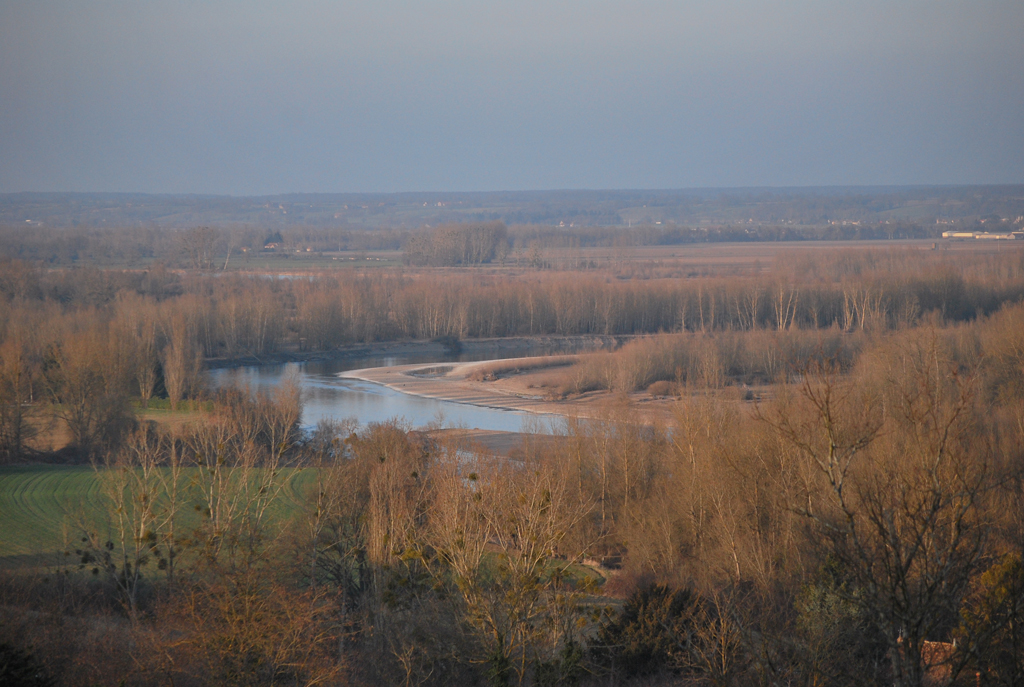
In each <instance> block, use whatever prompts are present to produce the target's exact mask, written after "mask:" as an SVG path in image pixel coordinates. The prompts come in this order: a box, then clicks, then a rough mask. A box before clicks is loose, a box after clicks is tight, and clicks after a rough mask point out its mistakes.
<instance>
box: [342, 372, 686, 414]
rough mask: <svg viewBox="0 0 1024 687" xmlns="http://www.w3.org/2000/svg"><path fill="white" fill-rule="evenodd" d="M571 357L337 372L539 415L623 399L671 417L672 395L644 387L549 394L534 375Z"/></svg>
mask: <svg viewBox="0 0 1024 687" xmlns="http://www.w3.org/2000/svg"><path fill="white" fill-rule="evenodd" d="M574 360H575V356H536V357H528V358H513V359H507V360H500V361H495V360H488V361H483V362H471V363H431V364H418V365H394V366H391V367H372V368H366V369H361V370H349V371H347V372H343V373H341V376H342V377H347V378H351V379H360V380H363V381H367V382H372V383H375V384H381V385H383V386H386V387H388V388H390V389H394V390H395V391H400V392H402V393H405V394H412V395H415V396H423V397H425V398H434V399H438V400H443V401H450V402H453V403H467V404H471V405H476V406H482V407H486V408H499V409H503V410H518V411H523V412H528V413H535V414H537V415H538V416H539V418H540V419H542V420H543V419H545V418H550V419H557V418H558V417H580V418H595V417H603V416H606V415H607V414H608V412H609V409H610V408H613V407H615V406H621V405H623V404H625V403H627V402H628V404H629V405H630V406H631V409H632V410H634V411H636V412H637V413H638V415H639V417H640V418H641V420H642V421H646V422H652V421H657V422H666V421H668V420H669V419H670V417H671V411H672V405H673V401H672V400H670V399H660V398H659V399H656V398H652V397H651V396H650V395H648V394H646V393H638V394H631V395H629V396H628V397H626V396H623V395H621V394H618V395H613V394H610V393H608V392H591V393H588V394H584V395H582V396H578V397H575V398H571V399H566V400H558V399H553V398H550V397H549V396H548V395H547V394H546V393H545V391H544V390H543V389H542V388H541V386H542V385H541V384H540V383H539V379H540V378H541V377H543V376H546V375H551V374H553V373H556V372H557V368H559V367H564V366H566V365H568V364H570V363H571V362H573V361H574ZM491 370H497V374H493V375H488V374H487V373H488V371H491Z"/></svg>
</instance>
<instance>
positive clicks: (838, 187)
mask: <svg viewBox="0 0 1024 687" xmlns="http://www.w3.org/2000/svg"><path fill="white" fill-rule="evenodd" d="M1013 187H1021V188H1022V189H1024V182H1017V183H969V184H822V185H803V186H680V187H664V188H625V187H624V188H549V189H518V190H516V189H494V190H487V191H459V190H425V191H278V192H269V193H242V194H236V193H203V192H196V191H3V192H0V197H12V196H154V197H178V198H182V197H186V198H280V197H285V196H325V197H327V196H419V195H431V194H440V193H447V194H452V195H465V196H471V195H490V194H520V193H522V194H545V193H683V192H691V193H692V192H701V191H720V192H722V191H740V192H742V191H748V192H749V191H845V190H865V191H870V190H874V191H878V190H927V189H968V188H1013Z"/></svg>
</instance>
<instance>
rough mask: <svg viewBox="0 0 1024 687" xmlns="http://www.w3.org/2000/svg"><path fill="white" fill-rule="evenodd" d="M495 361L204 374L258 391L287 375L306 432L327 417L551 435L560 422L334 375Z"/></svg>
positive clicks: (407, 358) (337, 364) (310, 365)
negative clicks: (298, 392) (296, 390)
mask: <svg viewBox="0 0 1024 687" xmlns="http://www.w3.org/2000/svg"><path fill="white" fill-rule="evenodd" d="M536 354H540V353H536V352H533V353H531V352H526V353H517V354H516V357H519V356H520V355H522V356H526V355H536ZM497 357H501V356H497ZM497 357H496V356H495V355H494V354H493V353H492V354H490V355H488V354H487V353H482V352H475V353H471V354H462V355H452V356H437V355H392V356H387V357H365V358H350V359H346V360H332V361H315V362H305V363H286V364H280V365H258V366H252V367H238V368H231V369H217V370H211V371H209V373H208V375H209V383H210V386H211V387H212V388H214V389H217V388H223V387H229V386H233V387H237V388H243V389H250V390H253V391H264V392H272V391H273V390H274V389H275V388H277V387H278V386H279V385H280V384H281V383H282V381H283V380H285V379H286V378H287V377H289V376H292V377H293V378H294V379H295V380H296V381H297V382H298V384H299V387H300V388H301V389H302V397H303V401H304V406H303V412H302V424H303V426H306V427H312V426H315V425H316V423H317V422H319V421H320V420H322V419H332V418H333V419H335V420H343V419H346V418H353V419H355V420H356V421H357V422H358V423H359V425H360V426H364V427H365V426H366V425H367V424H369V423H371V422H385V421H388V420H391V419H394V418H398V419H400V420H402V421H404V422H406V423H408V424H409V425H411V426H412V427H413V428H423V427H426V426H428V425H441V426H444V427H462V428H465V429H483V430H493V431H502V432H520V431H529V432H531V433H541V432H549V431H551V425H552V423H553V422H554V423H558V422H559V421H560V418H559V417H558V416H542V415H536V414H533V413H524V412H520V411H514V410H500V409H497V408H481V407H479V406H473V405H469V404H465V403H455V402H451V401H441V400H436V399H431V398H422V397H419V396H410V395H408V394H403V393H402V392H400V391H395V390H393V389H389V388H387V387H385V386H381V385H379V384H374V383H372V382H364V381H361V380H358V379H345V378H342V377H339V376H338V375H339V374H340V373H342V372H345V371H347V370H357V369H361V368H367V367H389V366H391V365H407V364H419V363H424V364H427V363H435V362H436V363H450V362H470V361H477V360H492V359H497Z"/></svg>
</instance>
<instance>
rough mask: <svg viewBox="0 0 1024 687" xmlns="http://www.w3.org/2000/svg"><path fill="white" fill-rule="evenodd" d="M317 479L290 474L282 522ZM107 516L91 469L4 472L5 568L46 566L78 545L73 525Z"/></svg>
mask: <svg viewBox="0 0 1024 687" xmlns="http://www.w3.org/2000/svg"><path fill="white" fill-rule="evenodd" d="M312 478H313V474H312V472H311V471H309V470H299V469H290V470H287V471H286V473H285V474H284V480H285V481H284V488H283V490H282V493H281V499H280V500H279V501H278V502H277V504H275V505H276V508H274V510H273V512H274V515H275V519H276V520H277V521H278V522H281V521H284V520H287V519H289V518H290V517H291V516H293V515H295V514H296V513H297V512H298V511H299V508H300V503H301V502H302V500H303V497H304V494H305V493H306V490H307V486H308V485H309V482H310V480H311V479H312ZM186 480H187V475H186ZM107 512H108V508H107V502H106V498H105V497H104V495H103V491H102V488H101V484H100V479H99V477H98V475H97V474H96V472H95V471H94V470H93V469H92V468H91V467H88V466H64V465H33V466H24V467H0V567H11V566H15V567H20V566H22V565H24V564H26V563H34V564H43V563H45V562H46V561H47V559H52V558H53V555H54V554H55V553H57V552H59V551H62V550H63V548H64V544H65V542H67V541H69V540H74V539H77V536H78V531H77V529H76V527H75V526H74V524H73V523H74V522H75V521H76V520H79V521H80V520H81V516H82V515H84V516H85V517H86V518H89V519H90V520H91V521H93V522H94V523H96V525H97V526H98V527H101V528H102V527H103V521H104V517H105V514H106V513H107ZM181 513H182V517H181V521H180V525H181V526H183V527H185V528H188V527H189V526H194V525H195V524H196V521H197V518H198V517H199V516H198V515H196V514H195V511H194V510H193V509H192V508H191V507H190V506H186V507H184V508H182V510H181Z"/></svg>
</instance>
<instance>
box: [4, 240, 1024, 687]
mask: <svg viewBox="0 0 1024 687" xmlns="http://www.w3.org/2000/svg"><path fill="white" fill-rule="evenodd" d="M431 238H432V240H436V241H437V242H438V243H439V244H440V243H443V242H444V241H448V242H449V243H448V244H445V245H461V246H463V247H465V246H467V245H469V244H468V243H466V242H463V243H462V244H459V243H458V242H457V241H454V242H453V241H452V236H451V235H450V234H448V235H446V234H445V233H444V231H438V232H435V233H434V234H431ZM455 238H458V237H457V236H456V237H455ZM490 245H493V244H490ZM481 246H483V247H482V248H479V249H473V250H469V249H468V248H466V249H465V250H464V252H462V253H461V254H460V255H461V256H462V257H461V258H460V261H461V263H462V264H467V265H470V266H468V267H464V268H461V269H457V270H448V271H445V270H436V269H424V270H420V271H414V270H411V269H410V268H403V269H395V270H376V271H355V270H353V271H350V272H346V273H344V274H340V275H339V274H323V275H310V276H309V277H308V278H299V279H278V278H267V277H264V276H259V275H239V274H226V273H216V274H213V273H210V272H207V271H202V270H191V271H186V272H181V273H179V272H171V271H168V270H166V269H164V268H160V267H154V268H152V269H148V270H144V271H143V270H140V271H111V270H102V269H95V268H75V269H65V268H53V267H47V266H43V265H40V264H39V263H36V262H29V261H24V260H10V259H8V260H5V261H4V262H3V263H2V264H0V412H2V416H0V455H2V460H4V461H5V462H8V463H19V464H23V463H26V462H30V461H40V460H42V461H47V462H56V463H59V462H87V463H89V464H91V465H93V466H94V469H95V470H96V476H97V480H98V483H99V484H100V485H101V486H100V488H101V489H102V490H103V493H104V494H105V496H106V501H105V502H106V503H107V505H108V508H107V512H106V513H100V514H92V515H91V516H89V515H87V514H82V515H81V516H80V517H78V518H77V519H74V518H73V519H71V520H70V521H69V524H68V530H67V542H66V547H67V548H66V551H65V552H62V553H63V554H64V555H61V556H58V561H57V562H55V563H54V565H52V566H49V567H47V568H46V569H45V570H43V569H32V570H20V571H17V570H16V571H7V572H4V573H3V574H2V576H0V596H2V600H0V647H2V651H3V656H4V658H5V661H6V664H5V665H7V666H13V667H12V668H4V669H5V670H11V671H14V670H18V671H20V673H19V674H20V675H21V676H22V679H23V680H24V682H23V683H24V684H62V685H63V684H66V685H73V684H111V685H113V684H140V685H141V684H174V685H201V684H218V685H219V684H237V685H264V684H266V685H269V684H281V685H316V684H352V685H378V684H379V685H384V684H388V685H390V684H405V685H413V684H425V685H430V684H434V685H447V684H490V685H510V684H523V685H661V684H666V685H667V684H683V685H691V684H692V685H750V684H760V685H793V684H800V685H876V684H896V685H900V686H914V687H917V686H919V685H925V684H976V683H980V684H992V685H1021V684H1024V633H1022V630H1021V628H1022V621H1024V565H1022V554H1024V253H1022V252H1020V251H1003V252H1000V253H998V254H972V253H945V252H942V251H909V250H892V251H890V250H872V251H863V250H860V251H858V250H849V251H844V252H829V253H824V252H823V253H820V254H807V255H805V256H804V257H803V258H801V259H799V260H792V261H789V262H787V263H785V264H783V263H780V264H777V265H775V266H773V267H772V268H771V269H769V270H767V271H765V272H758V273H755V274H750V275H746V276H740V277H732V278H728V279H726V278H721V277H714V276H710V277H709V276H695V277H691V278H686V279H680V278H672V279H669V278H650V279H633V280H623V279H617V278H615V277H614V275H611V274H608V273H601V272H600V271H595V272H559V271H554V270H530V271H525V272H522V273H517V274H501V273H494V272H486V271H483V270H480V269H479V268H477V267H473V266H472V265H474V264H477V263H483V262H486V261H487V260H493V259H495V258H497V257H498V254H497V253H494V254H490V253H488V252H487V249H486V246H485V245H484V244H481ZM431 250H433V249H430V250H427V249H426V248H424V249H423V250H422V251H421V252H422V253H423V254H429V255H441V253H439V252H430V251H431ZM467 256H468V257H467ZM437 260H438V264H442V262H443V261H442V260H441V258H438V259H437ZM428 263H429V261H428ZM536 335H601V336H606V335H615V336H628V337H632V340H630V342H629V343H626V344H625V345H623V346H622V347H620V348H619V349H618V350H615V351H611V352H602V353H596V354H592V355H585V356H581V359H580V361H579V362H578V363H577V364H576V365H575V366H573V367H570V368H567V369H564V370H562V371H558V372H553V373H552V374H551V377H550V379H549V380H548V393H550V394H552V395H553V396H559V397H572V396H573V395H577V394H582V393H589V392H593V391H594V390H597V389H605V390H609V391H611V392H613V393H612V394H611V395H610V397H611V399H612V400H611V401H610V403H609V404H608V405H607V409H606V411H605V412H604V414H603V415H602V416H600V417H592V418H572V417H570V418H568V419H567V420H566V422H565V423H564V426H563V427H562V431H561V435H560V436H558V437H555V438H553V439H543V440H542V439H541V438H537V439H535V440H532V441H530V442H528V444H527V445H526V446H525V447H524V449H523V450H522V451H519V452H517V453H515V454H514V455H512V456H509V457H493V456H488V455H482V454H478V453H477V452H474V451H473V449H472V447H471V446H465V445H460V444H459V443H457V442H454V441H450V440H446V439H442V438H438V436H439V435H432V434H427V433H421V432H413V431H410V430H409V429H408V428H406V427H402V426H401V425H399V424H397V423H389V424H383V425H373V426H370V427H368V428H366V429H364V430H361V431H359V432H354V431H353V430H354V427H353V425H352V424H351V423H347V422H338V423H322V424H321V425H319V426H318V427H316V428H315V429H313V430H302V429H301V428H300V427H299V426H298V418H299V416H300V411H301V404H302V399H301V396H300V395H299V394H298V392H297V390H296V389H290V388H285V389H283V390H282V391H281V392H280V393H279V394H278V395H277V396H275V397H273V398H271V397H264V396H249V395H246V394H243V393H240V392H223V393H220V394H218V395H210V394H209V393H208V392H207V391H206V390H205V387H204V385H203V380H202V370H203V368H204V365H206V364H209V363H210V362H211V361H212V360H213V359H217V358H239V357H245V356H255V357H257V358H267V357H269V356H273V355H274V354H276V353H280V352H282V351H290V352H293V353H296V352H301V351H302V350H308V349H312V350H319V351H329V350H333V349H336V348H337V347H339V346H344V345H346V344H351V343H357V342H374V341H385V340H397V339H430V338H437V337H448V338H449V339H451V338H459V339H465V338H476V337H507V336H536ZM644 390H649V392H650V393H651V394H658V395H667V396H673V397H675V398H676V399H677V400H676V401H675V406H674V411H673V421H672V422H671V423H668V424H667V425H665V426H660V425H657V424H650V423H647V422H644V421H642V419H641V417H640V415H638V414H637V412H636V408H635V405H631V403H630V398H631V397H630V396H629V395H628V394H630V393H633V394H634V396H635V395H636V394H637V393H638V392H643V391H644ZM615 394H621V396H615ZM156 397H166V398H168V399H169V402H170V405H171V406H172V407H175V408H176V407H178V406H179V405H180V404H182V403H183V401H185V400H187V399H192V400H195V401H199V403H191V404H189V407H190V408H191V409H192V412H191V413H190V414H189V415H188V416H187V419H185V420H184V421H182V422H179V423H168V424H152V423H148V422H140V421H139V420H138V416H137V413H136V410H135V409H136V407H137V406H141V407H145V406H146V405H147V403H150V402H151V401H152V399H154V398H156ZM615 398H618V399H619V400H617V401H616V400H614V399H615ZM58 426H59V427H61V428H64V429H65V430H66V434H67V436H68V442H67V443H68V445H67V446H66V447H64V448H63V449H62V450H61V451H60V452H59V453H56V454H54V453H52V452H48V451H47V450H46V446H45V445H44V444H43V443H42V437H43V435H44V434H45V433H48V432H53V431H54V428H55V427H58ZM296 475H298V477H296ZM295 479H299V481H300V483H301V484H302V485H304V486H303V489H304V491H303V494H304V497H303V498H300V499H298V500H297V501H295V502H291V501H289V500H288V497H287V491H286V484H292V483H293V480H295ZM283 514H285V515H283ZM954 642H955V645H954ZM11 674H14V673H11Z"/></svg>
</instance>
